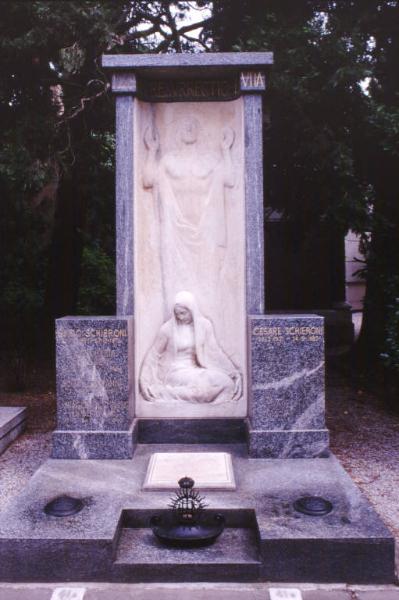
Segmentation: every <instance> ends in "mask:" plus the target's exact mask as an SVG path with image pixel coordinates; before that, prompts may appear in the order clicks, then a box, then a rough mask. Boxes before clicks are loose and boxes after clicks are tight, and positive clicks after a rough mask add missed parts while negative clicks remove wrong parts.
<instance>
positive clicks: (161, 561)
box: [113, 527, 261, 582]
mask: <svg viewBox="0 0 399 600" xmlns="http://www.w3.org/2000/svg"><path fill="white" fill-rule="evenodd" d="M260 564H261V563H260V560H259V551H258V542H257V537H256V533H255V531H254V530H252V529H250V528H246V527H228V528H226V529H225V530H224V531H223V533H222V534H221V536H220V537H219V538H218V539H217V540H216V541H215V543H214V544H212V545H211V546H207V547H204V548H190V549H179V548H168V547H166V546H163V545H162V544H161V543H160V542H159V541H158V540H157V539H156V538H155V536H154V534H153V533H152V531H151V529H149V528H128V527H126V528H122V530H121V535H120V539H119V545H118V548H117V554H116V560H115V562H114V568H113V572H114V575H115V578H116V579H117V580H118V581H159V582H174V581H257V580H258V579H259V568H260Z"/></svg>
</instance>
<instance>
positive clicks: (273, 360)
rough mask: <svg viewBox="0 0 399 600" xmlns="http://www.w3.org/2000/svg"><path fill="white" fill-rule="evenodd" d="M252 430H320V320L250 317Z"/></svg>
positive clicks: (322, 384) (295, 317) (321, 360)
mask: <svg viewBox="0 0 399 600" xmlns="http://www.w3.org/2000/svg"><path fill="white" fill-rule="evenodd" d="M249 347H250V407H249V416H250V420H251V425H252V428H253V429H257V430H258V429H266V430H280V429H287V430H308V429H324V426H325V418H324V392H325V385H324V326H323V318H322V317H317V316H308V315H304V316H301V315H295V316H288V315H287V316H262V317H257V316H252V317H250V318H249Z"/></svg>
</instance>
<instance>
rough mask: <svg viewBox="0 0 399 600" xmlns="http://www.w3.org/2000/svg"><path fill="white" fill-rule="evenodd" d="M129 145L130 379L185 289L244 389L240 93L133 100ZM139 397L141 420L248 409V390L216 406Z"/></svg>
mask: <svg viewBox="0 0 399 600" xmlns="http://www.w3.org/2000/svg"><path fill="white" fill-rule="evenodd" d="M134 147H135V165H134V167H135V168H134V172H135V174H136V176H135V186H134V223H135V235H134V239H135V248H134V261H135V263H134V267H135V268H134V272H135V277H134V282H135V283H134V286H135V289H134V297H135V317H136V318H135V349H136V350H135V351H136V359H135V365H136V380H137V379H138V378H139V371H140V368H141V367H142V365H143V361H144V357H145V355H146V353H148V351H149V349H150V348H151V347H153V345H154V341H155V340H156V338H157V336H158V335H159V332H160V329H161V327H162V325H163V324H165V323H166V322H167V321H168V320H170V319H171V317H172V314H173V309H174V303H175V298H176V294H177V293H179V292H182V291H188V292H190V293H191V294H193V295H194V297H195V300H196V303H197V305H198V308H199V311H200V313H201V315H202V316H203V317H204V318H205V319H207V320H208V321H209V322H210V324H211V326H212V328H213V330H214V334H215V338H216V340H217V342H218V345H219V346H220V347H221V348H222V350H223V352H224V353H225V354H226V355H227V356H228V357H229V360H230V361H231V362H232V363H233V364H234V365H235V367H236V368H237V369H238V370H239V371H240V373H241V374H242V377H243V381H244V385H243V389H245V377H246V373H245V370H246V355H245V348H246V343H245V341H246V335H245V331H246V321H245V233H244V228H245V207H244V136H243V102H242V99H238V100H235V101H231V102H200V103H194V102H185V103H173V102H172V103H156V104H149V103H144V102H137V109H136V114H135V127H134ZM197 358H198V357H197ZM198 362H200V361H198ZM233 395H234V394H232V396H233ZM168 396H169V397H168ZM136 398H138V401H137V416H139V417H161V418H162V417H165V418H171V417H175V418H176V417H189V418H190V417H191V418H200V417H224V416H230V417H243V416H245V415H246V414H247V402H246V396H245V394H241V395H240V398H238V399H237V401H232V402H223V403H220V402H213V401H206V402H197V403H196V402H191V401H184V400H180V401H171V400H170V395H168V394H165V398H163V399H161V401H160V402H158V401H155V402H149V401H146V399H145V397H144V396H143V395H142V394H141V393H140V390H139V389H137V393H136ZM147 400H148V399H147ZM165 400H166V401H165Z"/></svg>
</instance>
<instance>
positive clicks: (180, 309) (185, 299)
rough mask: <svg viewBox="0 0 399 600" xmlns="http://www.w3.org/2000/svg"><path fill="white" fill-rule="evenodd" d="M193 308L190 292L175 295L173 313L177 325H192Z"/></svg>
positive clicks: (193, 302)
mask: <svg viewBox="0 0 399 600" xmlns="http://www.w3.org/2000/svg"><path fill="white" fill-rule="evenodd" d="M194 308H195V299H194V296H193V294H192V293H191V292H179V293H178V294H176V297H175V303H174V306H173V312H174V314H175V317H176V320H177V321H178V322H179V323H185V324H189V323H192V322H193V310H194Z"/></svg>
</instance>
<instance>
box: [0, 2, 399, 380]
mask: <svg viewBox="0 0 399 600" xmlns="http://www.w3.org/2000/svg"><path fill="white" fill-rule="evenodd" d="M189 5H191V10H192V7H193V5H195V7H194V8H196V9H198V12H197V13H196V18H198V20H201V19H203V17H202V13H201V10H200V9H201V8H204V7H205V8H206V7H208V8H212V11H213V12H212V17H211V18H206V19H205V22H204V27H203V31H202V34H201V36H200V41H199V42H198V43H199V44H202V50H209V49H210V50H214V51H230V50H240V51H246V50H273V51H274V53H275V65H274V68H273V73H272V76H271V77H270V82H269V83H270V86H269V90H268V110H270V119H269V124H268V126H267V128H266V131H265V137H266V143H265V147H266V150H267V151H266V153H265V173H266V182H267V183H266V185H267V189H266V194H265V197H266V198H267V202H268V205H269V206H270V207H271V208H273V209H278V210H282V211H284V213H285V214H286V216H287V218H288V219H290V220H291V221H292V222H294V223H297V224H298V226H299V227H300V228H302V229H308V231H309V232H312V231H314V230H316V229H317V228H318V227H319V224H320V222H326V223H329V224H331V227H334V228H336V229H337V230H338V231H340V232H341V233H342V234H344V233H345V232H346V231H347V229H349V228H350V229H352V230H354V231H355V232H357V233H359V234H361V235H362V236H363V240H364V245H365V249H366V256H367V262H366V270H365V277H366V280H367V294H366V301H365V318H364V327H363V330H362V335H361V338H360V341H359V344H358V346H357V349H356V353H355V355H354V359H355V360H356V361H357V364H358V365H360V366H362V367H364V368H366V369H368V370H369V372H373V373H374V372H377V371H378V372H381V373H382V374H383V377H389V378H395V377H396V376H397V374H398V373H399V331H398V329H399V314H398V313H399V308H398V298H399V266H398V257H399V198H398V195H399V193H398V190H399V168H398V166H399V163H398V152H399V144H398V136H399V64H398V63H399V5H398V2H397V0H384V1H378V0H362V2H358V1H355V0H334V1H327V0H324V1H321V0H317V1H316V0H315V1H310V0H295V1H294V0H284V1H281V0H262V1H261V0H242V1H241V2H239V3H238V2H235V1H233V0H215V1H214V2H213V3H210V2H196V3H192V2H191V3H188V2H164V1H157V2H152V3H148V2H140V1H122V0H112V1H111V0H109V1H107V0H103V1H102V2H95V1H92V0H90V1H89V0H85V1H79V2H78V1H61V0H57V1H49V0H47V1H32V2H24V1H18V0H16V1H14V2H8V1H7V2H0V8H1V15H2V18H1V21H0V47H1V52H0V128H1V131H2V134H3V137H2V146H1V149H0V195H1V221H0V243H1V256H2V268H1V272H0V319H1V323H0V325H1V328H2V331H3V332H4V342H3V344H2V351H3V357H2V358H3V363H4V364H11V363H10V361H13V360H14V361H15V360H16V361H18V359H19V358H20V357H27V356H29V355H30V356H35V357H39V356H51V355H52V354H53V351H52V332H53V322H54V318H56V317H58V316H62V315H66V314H113V313H114V312H115V286H114V281H115V274H114V247H115V239H114V238H115V234H114V162H113V161H114V138H113V131H114V107H113V101H112V98H111V97H110V94H109V92H108V81H107V78H106V76H105V75H104V73H103V72H102V70H101V67H100V62H99V58H100V56H101V54H102V53H103V52H114V53H115V52H142V51H182V50H185V51H190V50H192V49H193V45H194V42H193V41H192V40H190V38H189V36H188V33H189V32H187V31H185V30H184V25H183V26H182V22H183V21H182V17H184V15H185V14H186V13H187V10H188V9H189ZM197 15H198V17H197ZM138 26H139V28H138ZM167 28H168V29H167ZM166 29H167V31H168V32H169V33H167V34H165V30H166ZM154 33H155V34H156V35H155V37H154ZM197 50H198V47H197ZM361 82H363V86H364V85H365V83H366V82H367V83H368V92H367V94H366V93H364V89H363V88H362V86H361ZM309 235H311V233H310V234H309Z"/></svg>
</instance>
